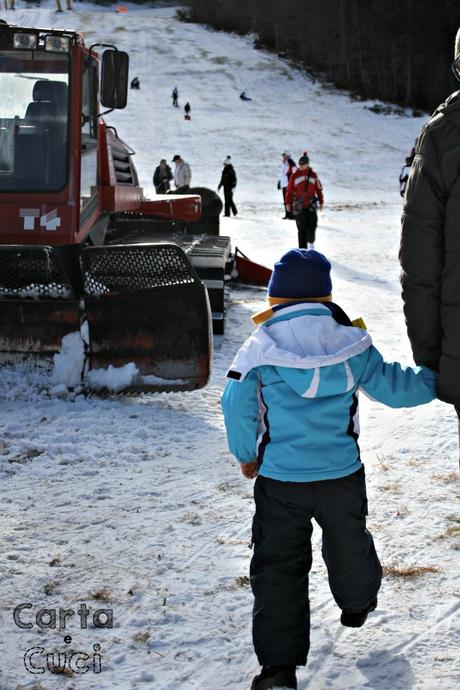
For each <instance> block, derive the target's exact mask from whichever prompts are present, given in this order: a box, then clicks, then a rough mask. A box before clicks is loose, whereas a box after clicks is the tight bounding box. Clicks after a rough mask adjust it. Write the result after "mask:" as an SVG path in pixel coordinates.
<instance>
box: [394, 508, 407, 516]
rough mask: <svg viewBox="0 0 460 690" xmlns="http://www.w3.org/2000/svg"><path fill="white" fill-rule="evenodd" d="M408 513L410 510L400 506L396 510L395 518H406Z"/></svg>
mask: <svg viewBox="0 0 460 690" xmlns="http://www.w3.org/2000/svg"><path fill="white" fill-rule="evenodd" d="M409 513H410V510H409V508H407V506H400V507H399V508H397V510H396V517H406V516H407V515H409Z"/></svg>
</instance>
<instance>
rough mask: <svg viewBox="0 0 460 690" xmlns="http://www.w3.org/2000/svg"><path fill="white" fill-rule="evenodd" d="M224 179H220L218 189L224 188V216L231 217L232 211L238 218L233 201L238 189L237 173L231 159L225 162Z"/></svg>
mask: <svg viewBox="0 0 460 690" xmlns="http://www.w3.org/2000/svg"><path fill="white" fill-rule="evenodd" d="M223 165H224V168H223V170H222V177H221V178H220V182H219V186H218V189H219V190H220V188H221V187H223V188H224V199H225V204H224V215H225V216H229V215H230V211H232V213H233V215H234V216H236V214H237V213H238V210H237V208H236V206H235V203H234V201H233V190H234V189H235V187H236V172H235V169H234V167H233V165H232V162H231V160H230V158H229V157H227V158H226V159H225V160H224V163H223Z"/></svg>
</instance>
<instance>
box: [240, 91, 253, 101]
mask: <svg viewBox="0 0 460 690" xmlns="http://www.w3.org/2000/svg"><path fill="white" fill-rule="evenodd" d="M240 98H241V100H242V101H252V98H249V96H246V91H242V92H241V93H240Z"/></svg>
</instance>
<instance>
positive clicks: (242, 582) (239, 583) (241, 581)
mask: <svg viewBox="0 0 460 690" xmlns="http://www.w3.org/2000/svg"><path fill="white" fill-rule="evenodd" d="M250 585H251V580H250V579H249V577H248V576H247V575H239V576H238V577H237V578H235V582H234V584H233V588H234V589H237V588H240V587H249V586H250Z"/></svg>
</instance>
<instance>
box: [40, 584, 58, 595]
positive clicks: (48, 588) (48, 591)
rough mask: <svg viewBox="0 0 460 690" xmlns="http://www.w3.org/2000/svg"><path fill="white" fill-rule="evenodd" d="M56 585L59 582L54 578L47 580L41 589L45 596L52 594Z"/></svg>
mask: <svg viewBox="0 0 460 690" xmlns="http://www.w3.org/2000/svg"><path fill="white" fill-rule="evenodd" d="M58 587H59V582H57V581H56V580H50V582H47V583H46V585H45V586H44V587H43V591H44V592H45V594H46V596H49V595H50V594H53V593H54V592H55V591H56V590H57V588H58Z"/></svg>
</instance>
